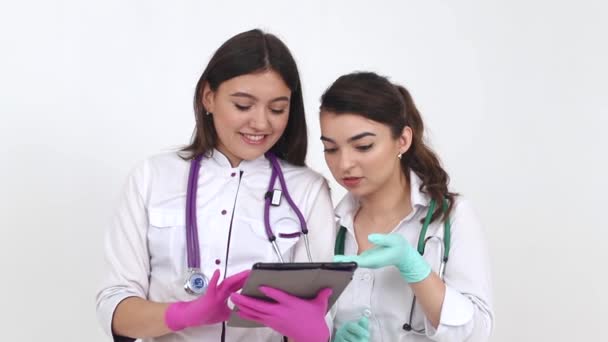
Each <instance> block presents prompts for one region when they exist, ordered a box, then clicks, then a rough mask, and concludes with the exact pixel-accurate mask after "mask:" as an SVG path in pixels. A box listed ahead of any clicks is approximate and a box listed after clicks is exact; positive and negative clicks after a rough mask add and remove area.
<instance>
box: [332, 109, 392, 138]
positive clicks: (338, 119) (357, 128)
mask: <svg viewBox="0 0 608 342" xmlns="http://www.w3.org/2000/svg"><path fill="white" fill-rule="evenodd" d="M363 132H370V133H374V134H376V135H377V136H382V135H385V134H386V133H389V132H390V128H389V127H388V126H386V125H384V124H382V123H380V122H377V121H374V120H371V119H368V118H366V117H364V116H362V115H359V114H356V113H342V114H335V113H332V112H325V111H323V112H321V133H322V134H323V136H324V137H326V138H331V139H334V140H336V141H340V140H345V139H348V138H350V137H352V136H354V135H357V134H360V133H363Z"/></svg>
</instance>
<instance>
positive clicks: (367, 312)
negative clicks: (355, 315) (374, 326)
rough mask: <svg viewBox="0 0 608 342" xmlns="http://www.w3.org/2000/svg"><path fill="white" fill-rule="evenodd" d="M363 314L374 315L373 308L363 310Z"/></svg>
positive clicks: (366, 315)
mask: <svg viewBox="0 0 608 342" xmlns="http://www.w3.org/2000/svg"><path fill="white" fill-rule="evenodd" d="M363 316H365V317H368V318H369V317H371V316H372V310H370V309H365V310H363Z"/></svg>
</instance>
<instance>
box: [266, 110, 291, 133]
mask: <svg viewBox="0 0 608 342" xmlns="http://www.w3.org/2000/svg"><path fill="white" fill-rule="evenodd" d="M271 115H274V117H271V120H270V122H271V124H272V129H273V131H274V133H280V134H283V132H284V131H285V128H286V127H287V122H288V121H289V114H282V115H275V114H271Z"/></svg>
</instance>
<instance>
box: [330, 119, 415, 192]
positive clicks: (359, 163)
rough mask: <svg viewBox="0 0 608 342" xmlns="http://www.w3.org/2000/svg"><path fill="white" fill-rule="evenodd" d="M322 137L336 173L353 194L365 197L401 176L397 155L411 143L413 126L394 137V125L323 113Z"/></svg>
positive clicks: (333, 173) (337, 179) (335, 175)
mask: <svg viewBox="0 0 608 342" xmlns="http://www.w3.org/2000/svg"><path fill="white" fill-rule="evenodd" d="M321 134H322V135H321V140H322V142H323V145H324V147H325V150H324V152H325V161H326V162H327V166H328V167H329V169H330V171H331V173H332V175H333V176H334V178H335V179H336V181H338V183H340V184H341V185H342V186H344V187H345V188H347V189H348V190H349V191H350V192H351V193H352V194H353V195H355V196H359V197H364V196H367V195H369V194H372V193H375V192H376V191H378V190H379V189H381V188H383V187H384V186H386V185H387V184H389V183H391V181H392V180H394V179H398V178H399V175H400V174H401V172H402V171H401V166H400V163H399V158H397V155H398V154H399V153H404V152H405V151H407V149H408V148H409V146H410V143H411V136H412V135H411V129H410V128H409V127H406V128H404V130H403V134H402V135H401V136H399V137H397V138H394V137H393V136H392V134H391V130H390V127H389V126H387V125H384V124H382V123H379V122H376V121H373V120H370V119H367V118H365V117H363V116H361V115H358V114H349V113H346V114H335V113H332V112H327V111H322V112H321Z"/></svg>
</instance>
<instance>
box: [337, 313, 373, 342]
mask: <svg viewBox="0 0 608 342" xmlns="http://www.w3.org/2000/svg"><path fill="white" fill-rule="evenodd" d="M368 329H369V321H368V320H367V317H365V316H363V317H361V319H359V320H358V321H351V322H346V324H344V325H343V326H341V327H340V329H338V331H336V335H335V336H334V339H333V342H369V330H368Z"/></svg>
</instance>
